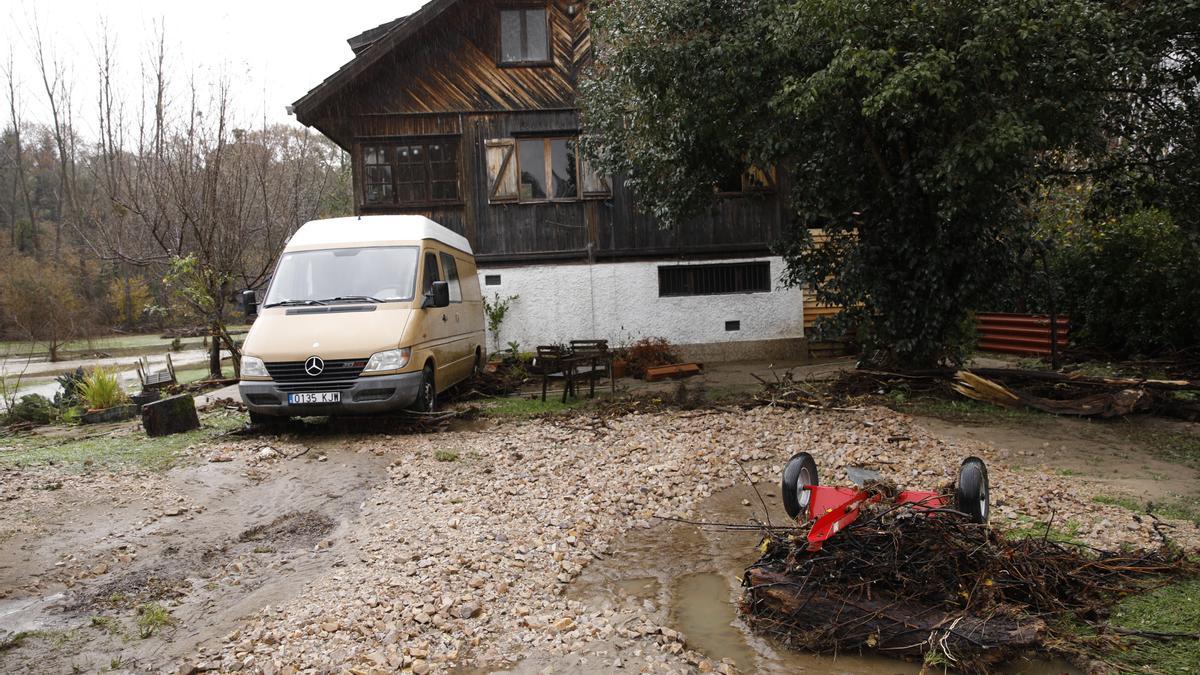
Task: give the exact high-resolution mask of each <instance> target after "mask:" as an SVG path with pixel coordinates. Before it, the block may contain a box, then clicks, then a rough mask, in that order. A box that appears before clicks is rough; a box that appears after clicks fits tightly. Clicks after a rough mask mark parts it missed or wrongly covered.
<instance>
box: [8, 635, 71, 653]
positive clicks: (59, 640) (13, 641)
mask: <svg viewBox="0 0 1200 675" xmlns="http://www.w3.org/2000/svg"><path fill="white" fill-rule="evenodd" d="M72 637H74V634H73V633H72V632H71V631H68V630H23V631H19V632H16V633H12V634H11V635H7V636H5V637H4V639H2V640H0V654H3V653H4V652H7V651H10V650H13V649H19V648H20V647H21V645H23V644H25V643H26V642H27V641H29V640H44V641H46V642H48V643H50V645H51V646H52V647H54V648H55V649H58V648H60V647H62V646H63V645H65V644H67V643H68V642H70V641H71V638H72Z"/></svg>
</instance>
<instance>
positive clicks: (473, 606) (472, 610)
mask: <svg viewBox="0 0 1200 675" xmlns="http://www.w3.org/2000/svg"><path fill="white" fill-rule="evenodd" d="M482 609H483V608H482V607H480V606H479V603H478V602H466V603H463V604H461V605H459V606H458V607H455V608H454V616H455V617H457V618H459V619H473V618H475V617H476V616H479V612H480V611H481V610H482Z"/></svg>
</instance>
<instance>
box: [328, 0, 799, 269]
mask: <svg viewBox="0 0 1200 675" xmlns="http://www.w3.org/2000/svg"><path fill="white" fill-rule="evenodd" d="M515 4H519V5H521V6H527V5H529V4H530V3H528V2H519V3H515ZM513 5H514V3H513V2H507V1H504V0H463V1H462V2H459V3H457V4H456V5H454V6H452V7H450V8H448V9H446V10H445V12H444V13H443V14H442V15H440V16H439V17H438V18H437V19H436V20H435V21H433V22H431V23H430V24H429V25H428V26H426V27H424V28H423V29H422V30H421V32H420V33H419V34H417V35H416V36H414V38H412V39H410V40H409V41H408V42H407V43H404V44H401V45H400V46H399V47H397V48H396V49H395V50H394V51H393V52H392V53H391V54H389V55H388V56H387V57H385V58H382V59H380V60H379V61H378V62H377V63H375V64H374V65H373V66H371V67H370V68H368V69H367V70H366V71H364V73H363V74H362V75H361V76H359V77H358V78H357V79H356V80H355V81H354V83H353V84H352V85H350V86H348V87H347V88H346V89H345V90H343V91H342V92H341V93H340V94H339V95H337V96H334V97H332V98H331V99H330V102H329V103H327V104H324V105H323V107H322V108H321V109H320V112H319V113H318V114H317V115H316V116H315V117H316V118H318V121H317V122H316V123H315V125H316V126H317V127H318V128H319V129H321V130H322V131H324V132H325V133H331V134H342V136H341V137H339V138H335V140H338V142H339V143H341V144H342V145H343V147H347V148H348V149H350V151H351V154H352V157H353V167H354V173H355V181H354V186H355V204H356V206H357V208H358V210H359V212H360V213H415V214H421V215H425V216H427V217H429V218H431V219H433V220H435V221H437V222H439V223H442V224H443V225H445V226H447V227H449V228H451V229H453V230H455V231H456V232H459V233H461V234H463V235H465V236H467V237H468V239H470V241H471V243H472V246H474V248H475V251H476V253H477V255H478V256H479V257H480V259H481V260H486V261H492V262H517V261H526V260H563V259H578V260H587V259H592V260H594V259H601V258H606V259H616V258H635V257H648V256H652V257H659V258H676V257H687V256H692V255H694V256H704V257H710V258H711V257H722V256H728V257H733V256H739V255H747V254H753V255H758V254H762V253H765V252H767V250H768V245H769V243H770V242H772V241H774V240H775V239H776V238H777V236H778V234H779V232H780V226H781V219H782V217H783V212H782V210H781V209H780V207H779V200H778V199H777V198H776V196H775V195H774V194H765V195H750V196H739V197H729V198H722V199H719V200H716V201H714V204H713V206H712V208H711V209H710V210H709V211H708V212H707V213H704V214H702V215H700V216H698V217H696V218H693V219H691V220H690V221H689V222H687V223H684V224H681V225H680V226H678V227H677V228H674V229H664V228H663V227H661V225H660V223H658V222H657V221H656V220H655V219H654V218H652V217H650V216H648V215H646V214H643V213H639V212H638V210H637V208H636V205H635V200H634V197H633V195H632V194H631V193H630V191H629V190H628V189H626V187H625V184H624V181H622V180H621V179H620V177H617V178H616V179H615V180H613V182H612V188H613V192H612V196H611V197H610V198H608V199H603V200H581V201H572V202H551V203H536V204H521V203H509V204H489V203H488V199H487V195H488V188H489V185H488V175H487V163H486V155H485V149H484V142H485V141H487V140H489V139H504V138H514V137H521V136H537V135H544V136H554V135H574V134H576V133H578V127H579V120H578V113H577V111H576V109H575V100H574V98H575V90H576V83H577V81H578V78H579V77H580V74H581V72H582V70H583V69H584V68H585V67H586V66H587V64H588V62H589V60H590V58H591V36H590V32H589V30H588V27H587V19H586V10H587V3H586V2H568V1H566V0H549V1H548V2H547V9H548V12H547V15H548V19H549V22H550V27H551V34H550V44H551V53H552V55H553V59H552V61H553V62H552V64H551V65H548V66H521V67H502V66H499V65H497V55H498V52H499V45H498V40H499V25H498V22H499V9H500V8H501V7H505V6H513ZM436 136H440V137H453V138H456V139H458V142H459V153H460V158H459V192H460V195H461V198H462V203H461V204H456V205H444V206H443V205H439V206H437V207H433V208H397V207H388V208H382V207H366V206H363V205H362V204H361V197H362V195H361V180H360V176H361V167H362V163H361V146H362V144H364V143H367V144H370V143H372V142H386V141H388V140H399V139H405V138H414V137H436ZM780 181H781V182H782V181H786V177H785V176H782V175H781V176H780ZM780 188H781V189H782V188H783V186H782V185H781V186H780Z"/></svg>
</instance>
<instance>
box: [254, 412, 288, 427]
mask: <svg viewBox="0 0 1200 675" xmlns="http://www.w3.org/2000/svg"><path fill="white" fill-rule="evenodd" d="M287 419H288V418H286V417H277V416H275V415H264V414H262V413H256V412H254V411H253V410H251V411H250V424H252V425H254V426H256V427H258V428H260V429H278V428H280V427H282V426H284V425H286V424H287Z"/></svg>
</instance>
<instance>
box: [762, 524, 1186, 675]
mask: <svg viewBox="0 0 1200 675" xmlns="http://www.w3.org/2000/svg"><path fill="white" fill-rule="evenodd" d="M876 508H879V507H876ZM880 510H881V512H880V513H878V514H872V515H873V516H874V517H863V518H860V519H859V521H858V522H857V523H855V524H854V525H852V526H851V527H849V528H847V529H846V530H845V531H843V532H842V533H840V534H838V535H837V536H835V537H832V538H831V539H829V540H828V541H827V542H826V543H825V545H824V547H823V548H822V549H821V550H820V551H817V552H809V551H808V550H807V547H806V545H805V544H806V541H805V537H804V534H803V532H802V531H800V530H796V529H791V530H783V529H780V528H772V529H764V533H765V534H764V538H765V540H764V546H765V549H764V553H763V555H762V557H761V558H760V559H759V560H758V562H756V563H755V564H754V565H752V566H751V567H750V568H749V569H747V570H746V575H745V577H744V579H743V583H744V585H745V587H746V593H745V596H744V598H743V603H742V611H743V613H744V614H745V616H746V617H747V620H748V621H749V623H750V625H751V626H752V627H753V628H754V629H755V630H758V631H760V632H762V633H765V634H768V635H771V636H774V637H776V638H779V639H781V640H783V641H784V642H785V643H787V644H790V645H792V646H794V647H798V648H802V649H806V650H811V651H816V652H841V651H846V650H857V649H862V648H873V649H876V650H878V651H880V652H882V653H886V654H891V655H896V656H921V655H924V654H926V653H928V652H930V651H936V652H937V653H938V654H939V655H940V656H941V657H942V659H944V660H945V661H946V662H949V663H952V664H954V666H955V667H956V668H959V669H961V670H966V671H982V670H987V669H988V668H989V667H990V666H991V665H993V664H995V663H999V662H1003V661H1004V660H1007V659H1008V658H1011V657H1012V656H1014V655H1016V654H1018V653H1021V652H1026V651H1028V650H1030V649H1036V650H1041V651H1044V652H1052V653H1057V654H1059V655H1063V656H1074V655H1081V654H1082V653H1083V652H1082V649H1083V647H1082V646H1080V644H1079V642H1078V640H1077V639H1076V640H1072V639H1071V636H1070V635H1069V634H1067V633H1066V632H1065V631H1066V628H1065V626H1066V625H1067V624H1068V623H1070V622H1071V621H1076V622H1086V621H1090V620H1093V619H1096V618H1102V617H1103V616H1105V615H1106V614H1107V611H1108V609H1109V608H1110V607H1111V606H1112V605H1113V604H1115V603H1116V602H1117V601H1118V600H1119V599H1120V598H1121V597H1123V596H1125V595H1127V594H1129V593H1131V592H1135V591H1140V590H1144V589H1145V588H1146V587H1147V585H1148V584H1153V583H1161V582H1164V581H1166V580H1168V579H1170V578H1172V577H1175V576H1179V575H1195V574H1196V573H1197V568H1196V564H1195V563H1194V562H1191V561H1189V560H1188V559H1187V558H1186V557H1183V556H1182V555H1180V554H1176V553H1172V552H1169V551H1168V550H1167V549H1166V548H1165V547H1164V549H1163V550H1161V551H1140V552H1110V551H1100V550H1096V549H1088V548H1086V547H1081V546H1073V545H1064V544H1060V543H1057V542H1054V541H1050V540H1048V539H1046V538H1031V539H1021V540H1013V539H1009V538H1006V537H1005V536H1004V535H1003V534H1002V533H1001V532H999V531H997V530H996V529H993V528H989V527H986V526H981V525H975V524H971V523H968V522H966V521H965V520H964V519H963V518H961V517H957V516H956V515H955V514H954V513H953V512H949V511H942V512H939V513H937V514H935V515H926V512H918V511H914V510H912V509H911V508H899V509H895V508H893V509H891V510H890V511H884V510H883V509H880ZM864 515H866V514H864ZM1060 632H1061V634H1060ZM1072 650H1076V651H1074V652H1073V651H1072Z"/></svg>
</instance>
